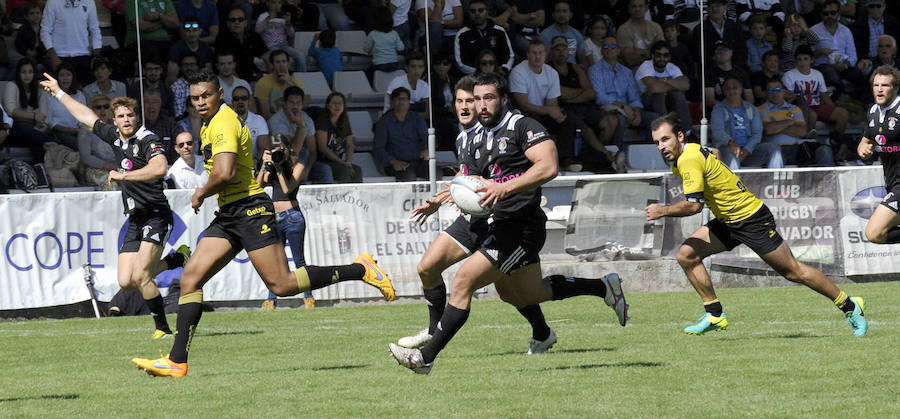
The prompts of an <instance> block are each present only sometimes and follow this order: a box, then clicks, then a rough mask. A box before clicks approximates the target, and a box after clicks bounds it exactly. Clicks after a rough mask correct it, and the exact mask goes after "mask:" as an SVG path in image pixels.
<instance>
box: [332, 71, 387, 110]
mask: <svg viewBox="0 0 900 419" xmlns="http://www.w3.org/2000/svg"><path fill="white" fill-rule="evenodd" d="M334 90H336V91H338V92H341V93H343V94H345V95H348V96H350V98H349V99H348V102H349V103H347V106H348V107H357V108H358V107H374V106H379V105H382V103H383V102H384V94H383V93H378V92H376V91H374V90H372V86H370V85H369V79H367V78H366V74H365V73H364V72H362V71H336V72H335V73H334Z"/></svg>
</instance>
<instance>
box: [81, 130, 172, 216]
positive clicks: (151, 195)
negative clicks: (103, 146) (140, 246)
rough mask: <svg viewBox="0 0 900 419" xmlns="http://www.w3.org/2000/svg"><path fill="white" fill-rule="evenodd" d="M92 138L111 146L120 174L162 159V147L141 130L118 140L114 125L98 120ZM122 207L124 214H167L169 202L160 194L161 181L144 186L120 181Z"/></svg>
mask: <svg viewBox="0 0 900 419" xmlns="http://www.w3.org/2000/svg"><path fill="white" fill-rule="evenodd" d="M93 131H94V134H96V135H97V137H100V139H102V140H103V141H106V142H107V143H109V145H111V146H112V148H113V151H114V152H115V153H116V160H118V161H119V171H120V172H130V171H133V170H138V169H142V168H144V166H147V162H149V161H150V159H152V158H154V157H156V156H160V155H165V152H166V151H165V147H164V146H163V144H162V141H160V139H159V137H157V136H156V134H154V133H152V132H150V131H149V130H147V129H145V128H144V127H143V126H141V127H140V128H139V129H138V130H137V131H136V132H135V133H134V135H132V136H131V137H129V138H128V139H126V140H122V138H121V136H120V135H119V130H118V128H116V126H115V125H111V124H107V123H104V122H103V121H100V120H99V119H98V120H97V122H95V123H94V128H93ZM119 185H120V186H121V188H122V205H123V206H124V207H125V213H126V214H130V213H132V212H134V211H136V210H165V211H169V201H168V200H166V195H164V194H163V178H159V179H155V180H149V181H146V182H134V181H129V180H126V181H122V182H119Z"/></svg>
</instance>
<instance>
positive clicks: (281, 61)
mask: <svg viewBox="0 0 900 419" xmlns="http://www.w3.org/2000/svg"><path fill="white" fill-rule="evenodd" d="M290 62H291V59H290V57H289V56H288V54H287V53H286V52H284V51H282V50H275V51H272V53H271V54H269V74H266V75H265V76H263V77H262V78H261V79H259V82H257V83H256V89H255V90H254V92H253V97H254V98H256V105H257V107H256V108H257V109H259V114H260V115H262V117H263V118H271V117H272V115H273V114H275V112H278V111H280V110H281V107H282V105H284V89H287V88H288V86H297V87H299V88H301V89H302V88H303V83H300V80H297V79H296V78H295V77H294V76H292V75H291V73H290V71H289V70H288V68H290Z"/></svg>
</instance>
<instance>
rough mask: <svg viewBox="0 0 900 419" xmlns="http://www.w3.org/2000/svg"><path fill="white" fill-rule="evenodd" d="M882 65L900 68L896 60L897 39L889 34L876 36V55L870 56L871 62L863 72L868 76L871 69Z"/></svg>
mask: <svg viewBox="0 0 900 419" xmlns="http://www.w3.org/2000/svg"><path fill="white" fill-rule="evenodd" d="M883 65H889V66H891V67H897V68H900V63H898V62H897V39H896V38H894V37H893V36H891V35H881V36H879V37H878V55H876V56H875V57H874V58H872V64H871V65H870V66H869V69H868V70H867V71H865V72H864V73H863V74H865V75H866V77H868V76H869V75H870V74H872V70H873V69H876V68H878V67H880V66H883ZM866 103H868V102H866Z"/></svg>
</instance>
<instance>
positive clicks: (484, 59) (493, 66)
mask: <svg viewBox="0 0 900 419" xmlns="http://www.w3.org/2000/svg"><path fill="white" fill-rule="evenodd" d="M526 51H527V49H526ZM483 73H499V74H502V75H504V76H507V75H508V74H509V72H508V71H506V69H505V68H503V67H500V65H499V63H497V54H494V51H491V50H489V49H486V50H483V51H481V52H480V53H479V54H478V67H477V69H476V70H475V74H476V75H478V74H483Z"/></svg>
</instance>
